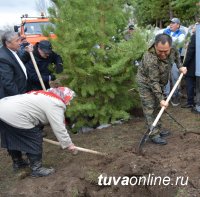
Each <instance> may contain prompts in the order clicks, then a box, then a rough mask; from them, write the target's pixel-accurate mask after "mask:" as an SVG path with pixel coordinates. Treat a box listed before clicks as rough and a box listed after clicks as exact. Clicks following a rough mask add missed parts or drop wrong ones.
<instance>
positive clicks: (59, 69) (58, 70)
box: [55, 63, 63, 74]
mask: <svg viewBox="0 0 200 197" xmlns="http://www.w3.org/2000/svg"><path fill="white" fill-rule="evenodd" d="M55 68H56V73H57V74H59V73H61V72H63V65H62V63H59V64H57V65H55Z"/></svg>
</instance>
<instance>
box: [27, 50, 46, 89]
mask: <svg viewBox="0 0 200 197" xmlns="http://www.w3.org/2000/svg"><path fill="white" fill-rule="evenodd" d="M29 54H30V56H31V60H32V62H33V65H34V68H35V71H36V73H37V76H38V78H39V81H40V84H41V86H42V89H43V90H44V91H46V87H45V85H44V82H43V80H42V77H41V74H40V71H39V69H38V66H37V63H36V61H35V58H34V56H33V52H29Z"/></svg>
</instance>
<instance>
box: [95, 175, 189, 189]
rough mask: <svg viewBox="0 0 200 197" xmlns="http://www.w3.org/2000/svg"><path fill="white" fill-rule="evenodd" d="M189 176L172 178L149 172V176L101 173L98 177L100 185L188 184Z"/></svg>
mask: <svg viewBox="0 0 200 197" xmlns="http://www.w3.org/2000/svg"><path fill="white" fill-rule="evenodd" d="M188 179H189V178H188V177H183V176H177V177H175V178H173V179H172V178H171V177H169V176H164V177H161V176H155V175H154V174H149V175H147V176H132V177H128V176H123V177H120V176H119V177H114V176H105V175H104V174H101V175H100V176H99V177H98V185H100V186H101V185H102V186H109V185H124V186H126V185H131V186H135V185H149V186H154V185H164V186H168V185H180V186H186V185H187V184H188Z"/></svg>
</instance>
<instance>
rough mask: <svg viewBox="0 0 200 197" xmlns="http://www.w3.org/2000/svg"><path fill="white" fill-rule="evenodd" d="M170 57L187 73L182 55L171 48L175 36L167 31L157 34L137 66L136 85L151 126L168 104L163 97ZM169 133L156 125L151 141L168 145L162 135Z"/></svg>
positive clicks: (148, 123) (148, 124) (159, 125)
mask: <svg viewBox="0 0 200 197" xmlns="http://www.w3.org/2000/svg"><path fill="white" fill-rule="evenodd" d="M171 60H172V61H173V62H176V65H177V67H178V68H179V71H180V72H181V73H183V74H186V72H187V69H186V68H185V67H182V66H181V64H180V56H179V53H178V51H177V50H176V49H174V48H173V47H172V38H171V37H170V36H169V35H167V34H158V35H157V36H156V37H155V41H154V43H153V45H152V46H151V47H150V48H149V49H148V51H147V52H146V53H145V54H144V55H143V58H142V62H141V65H140V66H139V67H138V73H137V84H138V90H139V95H140V98H141V103H142V108H143V113H144V116H145V118H146V123H147V126H148V128H149V129H150V128H151V126H152V124H153V122H154V120H155V118H156V116H157V114H158V111H159V108H160V107H165V108H166V107H167V106H168V103H167V102H166V101H165V100H164V92H163V89H164V87H165V85H166V84H167V82H168V77H169V74H170V71H171V67H172V64H171ZM167 135H169V131H168V130H166V129H163V128H162V125H161V123H159V124H157V126H156V127H155V128H154V130H153V132H152V133H151V135H150V140H151V141H152V142H153V143H155V144H160V145H165V144H167V141H166V140H165V139H164V138H163V137H165V136H167Z"/></svg>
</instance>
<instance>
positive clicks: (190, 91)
mask: <svg viewBox="0 0 200 197" xmlns="http://www.w3.org/2000/svg"><path fill="white" fill-rule="evenodd" d="M185 81H186V91H187V104H188V105H194V90H195V84H196V77H189V76H186V77H185Z"/></svg>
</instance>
